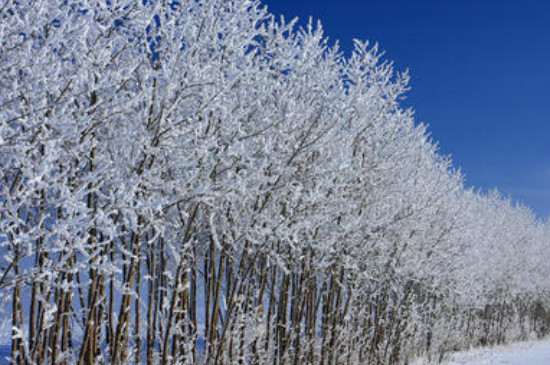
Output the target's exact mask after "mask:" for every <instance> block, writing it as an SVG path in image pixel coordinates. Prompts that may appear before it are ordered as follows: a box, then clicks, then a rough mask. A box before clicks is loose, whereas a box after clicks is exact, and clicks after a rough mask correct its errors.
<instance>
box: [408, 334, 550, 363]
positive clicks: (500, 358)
mask: <svg viewBox="0 0 550 365" xmlns="http://www.w3.org/2000/svg"><path fill="white" fill-rule="evenodd" d="M504 364H505V365H550V338H549V339H546V340H541V341H530V342H519V343H515V344H511V345H506V346H499V347H493V348H483V349H475V350H470V351H463V352H457V353H456V354H454V355H452V356H451V359H450V360H448V361H446V362H444V363H443V364H442V365H504ZM414 365H428V363H426V362H422V361H418V362H416V363H414Z"/></svg>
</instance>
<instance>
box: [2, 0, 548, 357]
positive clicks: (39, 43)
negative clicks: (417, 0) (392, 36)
mask: <svg viewBox="0 0 550 365" xmlns="http://www.w3.org/2000/svg"><path fill="white" fill-rule="evenodd" d="M0 19H1V21H0V88H1V90H2V93H0V172H1V174H0V178H1V181H0V252H1V256H0V293H1V295H0V301H1V302H0V318H1V319H2V322H3V325H4V326H3V327H2V328H4V329H5V330H4V333H3V334H2V338H3V339H5V343H3V344H0V345H8V346H9V348H10V361H11V362H12V363H14V364H27V363H30V364H33V363H34V364H46V363H52V364H53V363H55V364H75V363H78V364H95V363H114V364H123V363H144V364H145V363H146V364H156V363H163V364H212V365H218V364H243V363H250V364H267V363H273V364H300V363H307V364H365V363H366V364H403V363H407V362H408V361H409V360H410V359H412V358H413V357H415V356H421V355H426V354H427V355H429V356H431V357H433V358H435V359H440V358H442V357H443V356H444V354H445V353H446V352H447V351H450V350H453V349H458V348H463V347H469V346H475V345H485V344H494V343H499V342H504V341H512V340H516V339H519V338H523V337H527V336H530V335H532V334H536V335H544V334H547V333H548V332H549V331H550V328H549V325H550V316H549V315H548V313H547V311H548V309H549V306H550V297H549V295H548V294H549V292H550V291H549V289H550V287H549V286H550V284H549V283H547V282H546V280H545V278H546V277H548V275H550V267H549V265H548V262H549V261H548V256H549V255H550V247H549V244H550V228H549V225H548V224H547V223H543V222H540V221H537V219H536V218H535V217H534V216H533V214H532V213H531V212H530V211H529V210H528V209H527V208H524V207H518V206H514V205H513V204H512V203H511V202H510V201H508V200H507V199H505V198H503V197H502V196H500V195H499V194H498V193H491V194H489V195H484V194H480V193H477V192H474V191H471V190H467V189H465V188H464V187H463V185H462V176H461V175H460V174H459V173H458V172H457V171H454V170H453V169H452V168H451V161H449V160H448V159H447V158H445V157H443V156H441V155H440V154H439V153H438V151H437V147H436V145H435V144H434V143H432V142H431V141H430V139H429V136H428V134H427V132H426V128H425V126H423V125H421V124H418V123H415V120H414V115H413V112H412V111H411V110H405V109H403V108H402V107H401V106H400V104H399V100H400V99H401V98H402V97H403V94H404V93H405V92H406V91H407V89H408V86H407V83H408V75H407V73H397V72H395V71H394V70H393V67H392V65H391V63H389V62H387V61H384V60H383V59H382V54H381V52H379V51H378V47H377V46H369V45H368V43H366V42H360V41H356V43H355V48H354V50H353V52H352V53H351V55H350V56H349V57H345V56H344V55H343V54H342V53H341V52H340V51H339V50H338V47H337V46H331V45H330V44H329V43H328V41H327V39H326V37H325V36H324V35H323V30H322V28H321V26H320V25H319V24H317V25H314V24H313V23H311V22H310V23H309V24H308V25H307V26H305V27H304V28H297V27H296V24H295V23H296V21H291V22H286V21H285V20H284V19H280V20H277V19H275V18H274V17H273V16H272V15H271V14H269V13H268V12H267V10H266V9H265V8H264V7H262V5H261V4H260V3H259V2H255V1H249V0H233V1H229V0H211V1H204V0H198V1H197V0H189V1H171V2H167V1H159V0H155V1H152V0H143V1H138V2H135V1H116V0H110V1H79V2H63V3H59V2H57V1H50V0H43V1H36V0H26V1H12V0H4V1H3V2H0Z"/></svg>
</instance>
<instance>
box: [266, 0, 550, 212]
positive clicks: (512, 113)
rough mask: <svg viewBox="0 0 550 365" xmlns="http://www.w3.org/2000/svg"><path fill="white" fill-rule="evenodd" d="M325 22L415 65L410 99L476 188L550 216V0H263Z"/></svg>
mask: <svg viewBox="0 0 550 365" xmlns="http://www.w3.org/2000/svg"><path fill="white" fill-rule="evenodd" d="M263 3H264V4H266V5H268V7H269V9H270V11H271V12H273V13H275V14H277V15H280V14H282V15H285V18H287V19H290V18H293V17H295V16H297V17H299V18H300V20H301V24H304V23H305V22H307V20H308V18H309V16H313V18H314V19H319V20H321V22H322V24H323V28H324V30H325V34H326V35H327V36H328V37H329V38H330V39H331V40H332V41H334V40H336V39H338V40H339V42H340V46H341V48H342V50H343V51H346V52H348V51H349V50H350V49H351V48H352V45H353V42H352V40H353V38H359V39H363V40H364V39H367V40H369V41H370V42H371V43H374V42H378V43H379V44H380V46H381V49H383V50H384V51H385V52H386V55H385V58H386V59H388V60H391V61H393V62H394V65H395V68H396V69H397V70H405V69H407V68H408V69H409V70H410V73H411V87H412V90H411V91H410V92H409V93H408V94H407V99H406V100H405V102H404V105H405V106H411V107H413V108H414V110H415V113H416V117H417V120H418V121H420V122H424V123H427V124H428V125H429V126H430V127H429V131H430V133H431V135H432V138H433V139H434V140H436V141H438V143H439V145H440V151H441V152H442V153H443V154H446V155H451V156H452V159H453V161H454V164H455V166H456V167H460V168H461V170H462V171H463V173H464V174H465V175H466V183H467V185H468V186H475V187H479V188H481V189H483V190H488V189H492V188H494V187H498V188H499V189H500V190H501V191H502V192H503V193H504V194H505V195H507V196H510V197H512V198H513V199H514V200H516V201H520V202H522V203H523V204H526V205H529V206H531V207H532V208H533V209H534V211H535V212H536V213H537V215H539V217H542V218H545V217H548V216H549V215H550V1H545V0H522V1H511V0H501V1H497V0H477V1H476V0H461V1H458V0H455V1H445V0H330V1H328V0H264V1H263Z"/></svg>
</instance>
